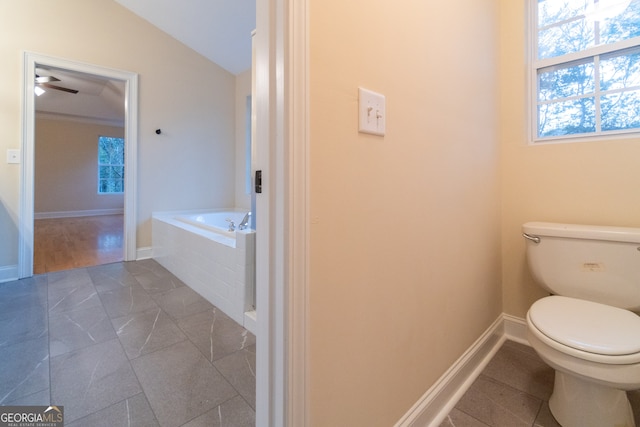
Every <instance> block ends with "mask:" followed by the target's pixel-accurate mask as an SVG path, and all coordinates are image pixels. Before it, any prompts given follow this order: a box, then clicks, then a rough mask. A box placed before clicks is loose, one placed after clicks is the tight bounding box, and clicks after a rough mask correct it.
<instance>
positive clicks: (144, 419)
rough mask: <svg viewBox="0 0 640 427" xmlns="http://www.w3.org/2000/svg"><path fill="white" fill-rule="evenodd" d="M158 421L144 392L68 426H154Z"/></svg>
mask: <svg viewBox="0 0 640 427" xmlns="http://www.w3.org/2000/svg"><path fill="white" fill-rule="evenodd" d="M158 425H159V424H158V421H157V420H156V417H155V416H154V415H153V411H152V410H151V406H149V402H147V398H146V397H145V396H144V394H143V393H140V394H136V395H135V396H132V397H130V398H128V399H125V400H123V401H121V402H118V403H115V404H113V405H111V406H109V407H108V408H105V409H101V410H99V411H97V412H94V413H93V414H91V415H87V416H86V417H84V418H81V419H79V420H76V421H74V422H72V423H70V424H68V425H67V427H88V426H91V427H116V426H122V427H154V426H158Z"/></svg>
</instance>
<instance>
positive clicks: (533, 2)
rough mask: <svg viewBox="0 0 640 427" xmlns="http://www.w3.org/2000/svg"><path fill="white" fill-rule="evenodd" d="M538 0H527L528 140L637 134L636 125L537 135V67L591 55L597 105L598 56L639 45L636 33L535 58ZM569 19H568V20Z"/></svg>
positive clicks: (534, 142) (594, 138) (543, 141)
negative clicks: (568, 133) (611, 40)
mask: <svg viewBox="0 0 640 427" xmlns="http://www.w3.org/2000/svg"><path fill="white" fill-rule="evenodd" d="M538 3H539V0H528V21H527V22H528V27H529V28H528V31H527V33H528V40H527V44H528V52H529V65H528V67H527V69H528V88H529V89H528V92H529V100H528V103H527V104H528V110H529V114H528V116H529V123H528V124H529V132H528V133H529V143H530V144H531V145H542V144H557V143H561V142H584V141H603V140H612V139H622V138H632V137H638V136H639V135H640V128H634V129H618V130H609V131H602V130H596V132H593V133H588V134H571V135H554V136H547V137H541V136H538V120H539V117H538V71H539V70H541V69H544V68H550V67H554V66H555V67H561V66H563V65H568V64H571V63H578V62H580V61H585V60H587V61H588V60H589V59H591V58H592V59H593V61H592V63H593V66H594V84H595V88H594V92H593V98H594V100H595V102H596V105H598V107H597V108H598V110H599V108H600V107H599V103H600V101H599V98H600V97H601V96H602V92H601V91H600V81H599V78H598V75H599V68H598V64H599V60H600V57H601V56H605V57H606V56H608V55H610V54H613V53H615V52H619V51H623V50H626V49H633V48H640V36H638V37H634V38H631V39H626V40H621V41H617V42H615V43H611V44H606V45H596V46H592V47H590V48H587V49H585V50H582V51H579V52H572V53H568V54H565V55H562V56H557V57H551V58H543V59H538ZM569 21H570V20H569ZM600 122H601V114H600V111H597V112H596V126H597V127H598V126H599V125H600Z"/></svg>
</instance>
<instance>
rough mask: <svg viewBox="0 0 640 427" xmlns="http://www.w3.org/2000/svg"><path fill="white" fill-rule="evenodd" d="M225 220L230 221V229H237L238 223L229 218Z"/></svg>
mask: <svg viewBox="0 0 640 427" xmlns="http://www.w3.org/2000/svg"><path fill="white" fill-rule="evenodd" d="M225 221H227V222H228V223H229V231H235V229H236V225H235V224H234V223H233V221H232V220H231V219H229V218H227V219H226V220H225Z"/></svg>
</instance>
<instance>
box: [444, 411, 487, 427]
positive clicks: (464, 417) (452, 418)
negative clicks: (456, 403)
mask: <svg viewBox="0 0 640 427" xmlns="http://www.w3.org/2000/svg"><path fill="white" fill-rule="evenodd" d="M440 427H490V426H488V425H487V424H485V423H483V422H482V421H480V420H477V419H475V418H473V417H472V416H471V415H468V414H466V413H464V412H462V411H460V410H458V409H453V410H452V411H451V412H450V413H449V415H447V417H446V418H445V419H444V421H442V423H441V424H440Z"/></svg>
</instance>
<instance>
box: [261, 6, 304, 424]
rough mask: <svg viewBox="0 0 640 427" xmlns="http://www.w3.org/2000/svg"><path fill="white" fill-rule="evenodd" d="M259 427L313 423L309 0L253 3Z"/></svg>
mask: <svg viewBox="0 0 640 427" xmlns="http://www.w3.org/2000/svg"><path fill="white" fill-rule="evenodd" d="M256 6H257V9H256V12H257V13H256V36H255V37H256V39H255V40H256V64H255V65H256V70H255V72H256V94H255V96H256V121H257V124H256V145H257V159H256V168H257V169H261V170H262V179H263V182H262V189H263V194H259V195H257V197H256V211H257V215H256V220H257V225H256V229H257V230H258V236H259V238H258V239H257V240H256V288H257V289H256V293H257V308H256V313H257V329H258V330H257V334H256V340H257V355H256V365H257V366H256V426H257V427H298V426H306V425H309V420H310V418H309V413H310V408H309V407H310V405H309V394H310V393H309V371H308V367H309V362H308V358H309V335H308V330H309V328H308V325H309V320H308V317H309V308H308V305H309V303H308V289H309V263H310V257H309V242H310V236H309V232H310V230H309V224H310V220H309V218H310V216H309V146H310V131H309V57H308V56H309V54H308V52H309V28H308V26H309V25H308V14H309V0H257V2H256Z"/></svg>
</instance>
